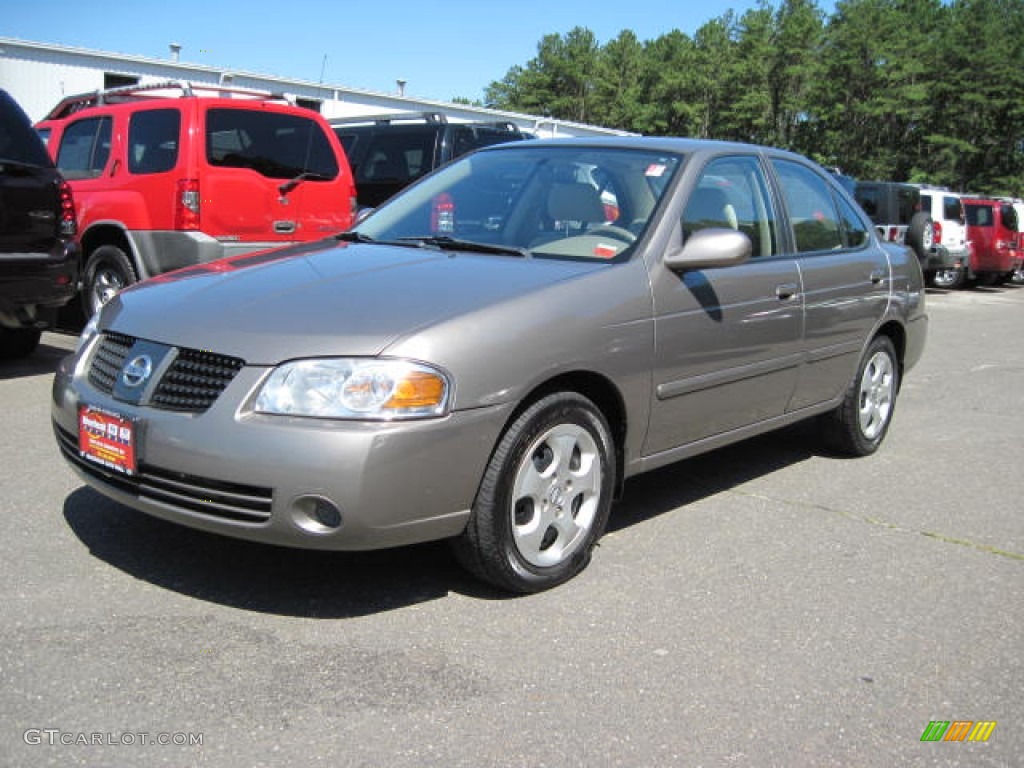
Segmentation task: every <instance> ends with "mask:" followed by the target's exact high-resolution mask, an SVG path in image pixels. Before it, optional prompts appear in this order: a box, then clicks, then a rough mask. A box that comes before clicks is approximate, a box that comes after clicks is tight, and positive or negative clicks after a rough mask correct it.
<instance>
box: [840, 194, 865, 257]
mask: <svg viewBox="0 0 1024 768" xmlns="http://www.w3.org/2000/svg"><path fill="white" fill-rule="evenodd" d="M839 216H840V218H841V220H842V222H843V245H845V246H846V247H847V248H859V247H860V246H862V245H865V244H866V243H867V242H868V228H867V227H865V226H864V221H863V219H861V217H860V215H859V214H858V213H857V211H856V210H855V209H854V207H853V206H852V205H850V204H849V203H848V202H846V200H845V199H843V198H842V197H840V198H839Z"/></svg>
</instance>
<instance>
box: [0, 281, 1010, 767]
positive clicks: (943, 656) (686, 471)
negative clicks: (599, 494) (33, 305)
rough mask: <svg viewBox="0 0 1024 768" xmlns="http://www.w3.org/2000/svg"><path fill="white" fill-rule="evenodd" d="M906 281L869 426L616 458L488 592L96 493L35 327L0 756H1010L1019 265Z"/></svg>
mask: <svg viewBox="0 0 1024 768" xmlns="http://www.w3.org/2000/svg"><path fill="white" fill-rule="evenodd" d="M928 309H929V313H930V315H931V328H930V334H929V342H928V346H927V349H926V352H925V357H924V359H923V360H922V362H921V364H920V365H919V366H918V367H917V368H916V369H915V370H914V371H912V372H911V374H910V375H909V377H908V378H907V380H906V382H905V384H904V388H903V392H902V394H901V397H900V400H899V402H898V405H897V411H896V416H895V422H894V424H893V427H892V430H891V431H890V434H889V437H888V440H887V442H886V443H885V445H884V446H883V447H882V449H881V451H880V452H879V453H878V454H876V455H875V456H873V457H870V458H867V459H859V460H842V459H837V458H834V457H832V456H829V455H827V454H824V453H821V452H819V451H818V449H817V446H816V445H815V443H814V435H813V432H812V431H811V430H809V429H808V428H806V427H798V428H794V429H790V430H787V431H785V432H783V433H779V434H776V435H772V436H767V437H763V438H759V439H756V440H753V441H749V442H747V443H744V444H742V445H738V446H734V447H732V448H728V449H725V450H720V451H717V452H715V453H713V454H710V455H707V456H704V457H700V458H697V459H694V460H690V461H687V462H683V463H680V464H677V465H674V466H672V467H669V468H666V469H663V470H659V471H657V472H655V473H652V474H650V475H647V476H644V477H641V478H637V479H635V480H633V481H631V482H630V483H629V484H628V487H627V494H626V497H625V498H624V499H623V500H622V501H621V502H620V503H619V504H618V505H617V506H616V508H615V509H614V510H613V513H612V515H613V516H612V524H611V529H610V531H609V533H608V534H607V535H606V537H605V538H604V539H603V540H602V543H601V546H600V547H599V548H598V550H597V552H596V554H595V558H594V561H593V562H592V564H591V566H590V568H589V569H588V570H587V571H585V572H584V574H583V575H582V576H581V577H579V578H578V579H576V580H575V581H573V582H570V583H569V584H567V585H565V586H563V587H560V588H558V589H556V590H553V591H550V592H547V593H544V594H541V595H537V596H532V597H525V598H515V599H510V598H505V597H503V596H501V595H498V594H495V593H493V592H491V591H489V590H488V589H486V588H483V587H481V586H479V585H478V584H477V583H475V582H473V581H472V580H471V579H470V578H468V577H467V576H465V575H463V573H462V572H461V571H460V570H459V569H458V567H457V566H456V565H455V564H454V563H453V561H452V560H451V559H450V557H449V555H448V552H447V549H446V547H445V546H444V545H425V546H419V547H413V548H408V549H403V550H395V551H388V552H375V553H361V554H347V553H342V554H336V553H322V552H312V553H310V552H301V551H292V550H282V549H275V548H271V547H266V546H261V545H255V544H249V543H244V542H238V541H233V540H228V539H222V538H217V537H213V536H210V535H207V534H203V533H199V532H195V531H191V530H187V529H184V528H178V527H175V526H172V525H170V524H167V523H163V522H160V521H157V520H153V519H149V518H147V517H145V516H143V515H141V514H139V513H136V512H133V511H131V510H129V509H126V508H124V507H120V506H118V505H116V504H114V503H112V502H110V501H107V500H106V499H105V498H104V497H102V496H100V495H98V494H96V493H94V492H93V491H91V490H89V489H87V488H86V487H85V486H84V485H83V484H82V483H81V482H80V481H79V480H78V479H77V477H76V476H75V475H74V474H73V473H72V472H71V470H70V469H68V468H67V467H66V466H65V465H64V464H63V462H62V460H61V459H60V457H59V455H58V452H57V448H56V446H55V444H54V440H53V437H52V434H51V431H50V426H49V404H48V396H49V383H50V379H51V376H52V372H53V370H54V368H55V366H56V363H57V360H58V359H59V358H60V357H61V356H62V355H63V354H65V353H66V351H67V350H68V349H70V348H72V347H73V344H74V338H73V337H71V336H67V335H60V334H46V335H45V336H44V341H43V346H42V347H41V348H40V350H39V352H38V353H37V354H36V355H35V356H34V357H33V358H31V359H30V360H29V361H27V362H21V363H17V364H11V363H4V364H3V365H2V367H0V392H2V399H0V403H2V405H0V409H2V414H3V415H2V418H3V424H4V426H5V429H4V434H5V436H6V439H4V440H3V441H2V443H0V456H2V466H3V479H2V500H0V505H2V507H0V508H2V510H3V515H4V519H5V521H6V523H7V524H6V526H5V531H4V535H3V536H2V537H0V680H2V686H0V723H2V727H0V765H4V766H46V765H52V766H76V765H82V766H140V765H146V766H160V765H170V766H247V767H251V766H279V765H294V766H311V765H324V766H367V767H368V768H369V767H371V766H372V767H374V768H377V767H379V766H382V765H386V766H388V767H389V768H404V767H405V766H438V767H439V768H440V767H441V766H444V767H445V768H450V767H455V766H465V767H466V768H486V767H489V766H502V767H504V766H522V767H523V768H541V767H542V766H549V767H551V768H555V767H558V766H627V767H633V766H786V767H787V768H788V767H791V766H878V767H879V768H883V767H884V768H891V766H944V765H950V766H954V765H956V766H960V765H962V766H1017V765H1020V764H1021V762H1020V761H1021V756H1022V755H1024V655H1022V653H1021V650H1022V648H1024V641H1022V638H1024V615H1022V611H1021V606H1022V605H1024V511H1022V510H1024V504H1022V502H1021V498H1020V497H1021V493H1022V491H1024V479H1022V472H1021V465H1022V462H1024V450H1022V449H1024V439H1022V436H1024V289H1022V288H1016V287H1007V288H1001V289H977V290H972V291H961V292H951V293H942V292H935V293H930V294H929V296H928ZM931 721H975V722H977V721H988V722H992V721H994V722H995V723H996V726H995V728H994V729H993V730H992V731H991V734H990V737H989V739H988V741H986V742H980V743H979V742H975V743H972V742H967V741H964V742H944V741H939V742H922V741H921V737H922V734H923V733H924V731H925V730H926V728H928V726H929V723H930V722H931ZM162 742H166V743H162ZM197 742H201V743H197Z"/></svg>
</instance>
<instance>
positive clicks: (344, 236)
mask: <svg viewBox="0 0 1024 768" xmlns="http://www.w3.org/2000/svg"><path fill="white" fill-rule="evenodd" d="M334 239H335V240H341V241H342V242H343V243H370V244H372V245H397V246H398V247H400V248H422V247H423V244H422V243H421V242H419V238H418V237H417V238H412V239H410V238H405V237H403V238H400V239H398V240H377V239H376V238H373V237H370V236H369V235H364V234H363V233H362V232H358V231H356V230H354V229H353V230H349V231H348V232H339V233H338V234H336V235H335V236H334Z"/></svg>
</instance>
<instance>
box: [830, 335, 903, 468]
mask: <svg viewBox="0 0 1024 768" xmlns="http://www.w3.org/2000/svg"><path fill="white" fill-rule="evenodd" d="M899 388H900V368H899V361H898V360H897V359H896V348H895V347H894V346H893V344H892V341H891V340H890V339H889V337H888V336H876V337H875V339H874V340H873V341H872V342H871V344H869V345H868V348H867V351H866V352H865V353H864V357H863V358H862V359H861V361H860V365H858V366H857V373H856V375H855V376H854V377H853V380H852V381H851V382H850V385H849V386H848V387H847V389H846V394H845V395H844V396H843V402H842V403H840V405H839V407H837V408H836V409H835V410H834V411H832V412H831V413H827V414H825V415H824V417H823V420H824V423H823V435H824V438H825V442H826V444H827V445H828V446H829V447H830V448H831V449H832V450H834V451H835V452H837V453H840V454H843V455H845V456H868V455H870V454H872V453H874V452H875V451H877V450H878V446H880V445H881V444H882V441H883V440H884V439H885V435H886V434H887V433H888V431H889V425H890V424H891V423H892V415H893V411H894V410H895V408H896V395H897V393H898V392H899Z"/></svg>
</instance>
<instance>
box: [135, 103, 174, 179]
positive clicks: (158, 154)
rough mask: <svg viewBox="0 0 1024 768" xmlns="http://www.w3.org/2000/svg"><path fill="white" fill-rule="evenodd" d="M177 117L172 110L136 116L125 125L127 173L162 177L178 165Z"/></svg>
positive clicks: (154, 111) (149, 112)
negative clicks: (157, 174) (160, 174)
mask: <svg viewBox="0 0 1024 768" xmlns="http://www.w3.org/2000/svg"><path fill="white" fill-rule="evenodd" d="M180 131H181V113H180V112H178V110H176V109H151V110H147V111H145V112H136V113H135V114H134V115H132V119H131V120H130V121H129V122H128V170H129V172H131V173H139V174H147V173H164V172H165V171H170V170H172V169H173V168H174V166H176V165H177V164H178V135H179V133H180Z"/></svg>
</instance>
